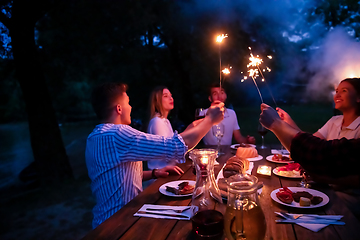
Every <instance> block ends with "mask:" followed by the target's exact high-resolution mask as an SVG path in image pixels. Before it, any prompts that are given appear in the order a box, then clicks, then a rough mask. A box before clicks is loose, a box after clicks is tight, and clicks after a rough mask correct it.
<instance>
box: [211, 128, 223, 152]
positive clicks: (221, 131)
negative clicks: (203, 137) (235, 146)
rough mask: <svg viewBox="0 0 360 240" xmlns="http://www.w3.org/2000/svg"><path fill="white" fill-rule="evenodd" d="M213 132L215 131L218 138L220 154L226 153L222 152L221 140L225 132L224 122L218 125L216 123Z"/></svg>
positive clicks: (214, 133)
mask: <svg viewBox="0 0 360 240" xmlns="http://www.w3.org/2000/svg"><path fill="white" fill-rule="evenodd" d="M212 132H213V135H214V136H215V137H216V138H217V150H218V155H221V154H224V153H222V152H220V142H221V138H222V137H223V136H224V132H225V126H224V124H222V123H219V124H217V125H214V126H213V127H212Z"/></svg>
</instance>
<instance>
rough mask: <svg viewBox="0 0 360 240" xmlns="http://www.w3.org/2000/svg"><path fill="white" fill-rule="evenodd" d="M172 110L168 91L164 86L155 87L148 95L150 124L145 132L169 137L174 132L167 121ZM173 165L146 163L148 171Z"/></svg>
mask: <svg viewBox="0 0 360 240" xmlns="http://www.w3.org/2000/svg"><path fill="white" fill-rule="evenodd" d="M172 109H174V99H173V97H172V95H171V92H170V91H169V89H167V88H166V87H164V86H159V87H156V88H155V89H154V90H153V91H152V93H151V95H150V122H149V125H148V129H147V132H148V133H151V134H156V135H160V136H164V137H171V136H173V135H174V131H173V129H172V127H171V124H170V121H169V120H168V119H167V117H168V115H169V113H170V111H171V110H172ZM169 164H170V165H171V164H172V165H175V162H173V163H166V162H164V161H161V160H159V161H151V162H148V167H149V169H154V168H163V167H165V166H167V165H169Z"/></svg>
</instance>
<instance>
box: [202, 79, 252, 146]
mask: <svg viewBox="0 0 360 240" xmlns="http://www.w3.org/2000/svg"><path fill="white" fill-rule="evenodd" d="M226 99H227V95H226V92H225V89H224V88H223V87H221V88H220V84H219V83H214V84H212V85H211V86H210V88H209V101H210V102H211V106H212V105H213V104H214V103H215V102H217V101H220V102H223V103H225V101H226ZM207 110H208V109H205V110H204V111H203V114H206V112H207ZM221 123H222V124H223V125H224V126H225V131H224V136H223V137H222V138H221V142H220V144H221V145H231V144H232V138H233V137H234V139H235V141H236V142H237V143H251V144H255V138H254V137H252V136H247V137H244V136H243V135H242V134H241V131H240V127H239V123H238V120H237V116H236V113H235V111H234V110H232V109H229V108H225V113H224V120H223V121H222V122H221ZM217 141H218V140H217V138H216V137H215V136H214V135H213V133H212V131H209V132H208V133H207V134H206V135H205V137H204V138H203V142H204V144H205V145H216V144H217Z"/></svg>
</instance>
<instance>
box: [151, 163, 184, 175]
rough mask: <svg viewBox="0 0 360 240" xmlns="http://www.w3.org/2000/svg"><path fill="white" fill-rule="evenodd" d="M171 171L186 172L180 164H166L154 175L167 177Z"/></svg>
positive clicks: (175, 172) (178, 173) (179, 173)
mask: <svg viewBox="0 0 360 240" xmlns="http://www.w3.org/2000/svg"><path fill="white" fill-rule="evenodd" d="M170 173H174V174H177V175H181V174H183V173H184V171H183V170H182V169H181V168H180V167H178V166H166V167H164V168H160V169H158V170H157V171H155V174H154V175H155V177H157V178H165V177H167V176H169V174H170Z"/></svg>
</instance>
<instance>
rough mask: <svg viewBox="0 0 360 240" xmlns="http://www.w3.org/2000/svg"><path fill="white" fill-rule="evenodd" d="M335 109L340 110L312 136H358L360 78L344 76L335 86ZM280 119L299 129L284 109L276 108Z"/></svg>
mask: <svg viewBox="0 0 360 240" xmlns="http://www.w3.org/2000/svg"><path fill="white" fill-rule="evenodd" d="M334 103H335V109H337V110H339V111H340V112H342V115H337V116H334V117H332V118H330V119H329V121H327V123H326V124H325V125H324V126H323V127H322V128H320V129H319V130H318V131H317V132H316V133H314V136H316V137H319V138H322V139H326V140H333V139H341V138H343V137H345V138H347V139H352V138H360V78H346V79H344V80H342V81H341V82H340V83H339V85H338V86H337V88H336V93H335V95H334ZM276 110H277V111H278V114H279V116H280V118H281V119H283V120H284V121H285V122H287V123H288V124H290V125H291V126H292V127H294V128H296V129H300V128H299V127H298V126H297V125H296V124H295V122H294V121H293V120H292V119H291V117H290V116H289V114H287V113H286V112H285V111H284V110H282V109H280V108H277V109H276Z"/></svg>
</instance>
